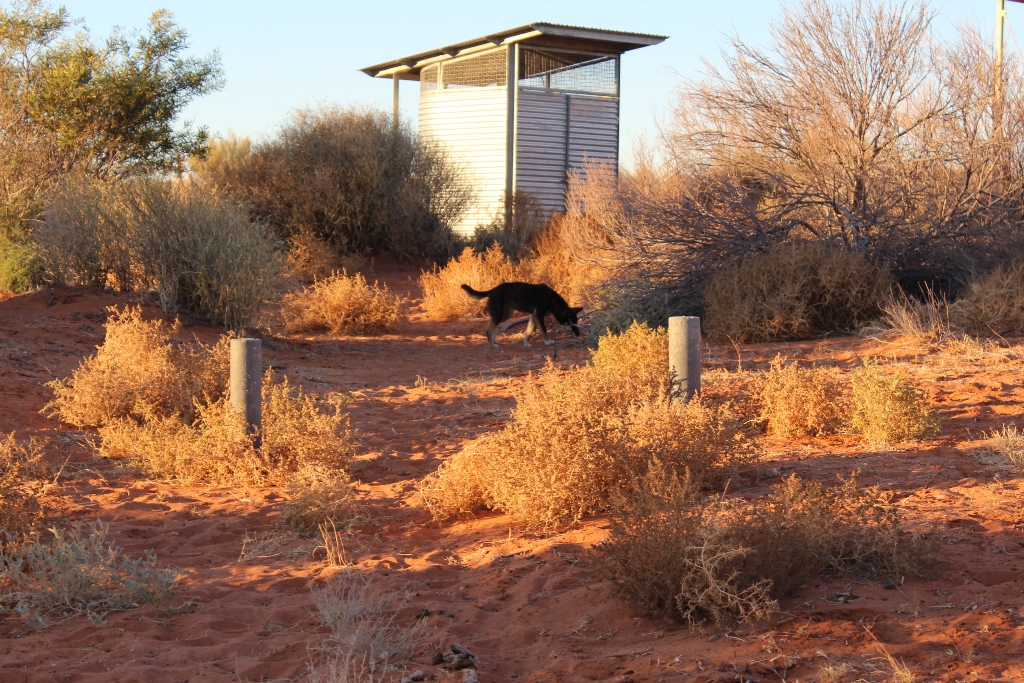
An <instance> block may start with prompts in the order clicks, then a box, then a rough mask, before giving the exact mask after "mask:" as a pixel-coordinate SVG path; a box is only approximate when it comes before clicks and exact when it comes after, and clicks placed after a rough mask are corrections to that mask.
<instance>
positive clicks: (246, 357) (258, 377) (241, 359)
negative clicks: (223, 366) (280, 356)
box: [229, 338, 263, 448]
mask: <svg viewBox="0 0 1024 683" xmlns="http://www.w3.org/2000/svg"><path fill="white" fill-rule="evenodd" d="M229 393H230V397H231V409H232V410H233V411H234V412H236V413H239V414H241V415H243V416H244V417H245V423H246V425H247V429H248V432H249V434H252V435H254V436H255V441H254V442H253V445H254V446H256V448H259V447H260V445H261V443H262V441H263V351H262V349H261V345H260V340H259V339H246V338H241V339H232V340H231V379H230V391H229Z"/></svg>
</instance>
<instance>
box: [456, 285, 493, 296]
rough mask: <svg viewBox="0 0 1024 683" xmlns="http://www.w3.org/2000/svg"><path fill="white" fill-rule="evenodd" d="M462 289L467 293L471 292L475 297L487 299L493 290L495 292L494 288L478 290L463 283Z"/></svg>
mask: <svg viewBox="0 0 1024 683" xmlns="http://www.w3.org/2000/svg"><path fill="white" fill-rule="evenodd" d="M462 291H464V292H465V293H466V294H469V295H470V296H471V297H473V298H474V299H486V298H487V297H489V296H490V295H491V292H493V291H494V290H493V289H488V290H487V291H486V292H478V291H476V290H475V289H473V288H472V287H470V286H469V285H462Z"/></svg>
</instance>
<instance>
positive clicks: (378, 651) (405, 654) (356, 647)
mask: <svg viewBox="0 0 1024 683" xmlns="http://www.w3.org/2000/svg"><path fill="white" fill-rule="evenodd" d="M409 597H410V594H409V593H408V592H407V591H404V590H386V589H384V588H383V587H381V585H380V584H379V583H378V581H377V580H376V578H375V577H373V576H372V575H371V576H361V575H359V574H356V573H354V572H344V573H342V574H340V575H338V576H337V577H335V578H334V579H332V580H331V581H330V582H329V583H327V584H326V585H324V586H323V587H322V588H317V589H314V590H313V604H315V605H316V607H317V609H318V610H319V612H320V618H321V620H322V621H323V623H324V625H326V626H327V627H328V628H329V629H330V630H331V636H330V638H329V639H328V640H327V641H326V642H325V643H324V644H323V646H322V648H321V650H322V651H323V653H324V662H323V664H322V665H321V666H323V667H326V668H329V669H330V668H336V667H337V665H338V664H339V663H342V662H343V663H345V664H347V666H346V667H345V668H346V669H348V668H349V667H350V666H353V665H356V666H357V667H358V668H357V670H355V671H351V672H349V675H352V674H355V676H354V679H355V680H362V677H363V675H366V674H370V673H372V672H375V671H388V670H396V669H399V668H401V665H402V663H403V662H405V661H407V660H409V659H411V658H412V657H413V656H414V655H415V654H416V650H417V649H418V648H419V646H420V645H421V644H423V643H424V642H425V641H426V639H427V638H429V637H430V635H431V631H432V627H431V626H430V625H429V623H428V620H426V619H413V620H411V622H410V620H408V619H400V618H399V613H400V612H401V611H402V610H403V609H404V608H405V607H406V605H407V604H408V602H409ZM313 668H314V669H318V668H319V667H313ZM313 678H314V679H316V678H318V677H317V676H313ZM319 680H327V681H334V680H338V679H335V678H333V677H330V678H324V677H320V678H319ZM340 680H348V679H344V678H343V679H340Z"/></svg>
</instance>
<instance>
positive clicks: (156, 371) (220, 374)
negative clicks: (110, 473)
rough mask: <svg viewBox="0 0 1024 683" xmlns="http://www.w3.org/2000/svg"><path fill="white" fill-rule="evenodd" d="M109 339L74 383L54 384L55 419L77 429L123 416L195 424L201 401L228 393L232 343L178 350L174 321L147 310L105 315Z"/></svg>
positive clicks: (187, 346) (77, 372)
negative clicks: (155, 316)
mask: <svg viewBox="0 0 1024 683" xmlns="http://www.w3.org/2000/svg"><path fill="white" fill-rule="evenodd" d="M107 310H108V311H109V313H110V317H109V318H108V320H107V324H106V328H107V335H106V339H105V340H104V342H103V345H102V346H99V347H98V348H97V350H96V353H95V354H93V355H92V356H89V357H87V358H86V359H85V360H83V361H82V363H81V364H80V365H79V366H78V368H76V369H75V371H74V372H73V373H72V375H71V377H69V378H67V379H56V380H53V381H52V382H50V383H49V384H48V386H50V387H52V388H53V392H54V397H53V400H52V401H50V403H48V404H47V405H46V408H45V409H46V410H49V411H50V413H51V415H52V416H54V417H59V418H60V419H61V420H62V421H63V422H67V423H68V424H73V425H76V426H79V427H83V426H102V425H106V424H109V423H111V422H112V421H116V420H119V419H122V418H127V417H133V418H135V419H141V418H143V417H144V416H150V415H162V416H172V415H177V416H182V417H183V418H184V419H185V420H186V421H191V419H192V417H193V415H194V405H193V402H194V401H195V400H196V399H200V398H202V399H204V400H206V401H216V400H217V399H218V398H219V397H220V396H222V395H223V393H224V390H225V388H226V387H227V376H228V342H229V339H228V337H226V336H224V337H221V339H220V340H219V341H218V342H217V343H216V344H215V345H213V346H207V345H205V344H202V343H200V342H195V343H190V344H176V343H175V342H173V341H172V339H171V337H172V335H174V334H176V333H177V332H178V331H179V329H180V324H179V323H178V322H177V321H175V322H174V323H173V324H171V325H168V324H167V323H166V322H164V321H163V320H145V319H143V317H142V308H141V307H139V306H135V307H126V308H124V309H121V310H118V309H117V308H116V307H110V308H108V309H107Z"/></svg>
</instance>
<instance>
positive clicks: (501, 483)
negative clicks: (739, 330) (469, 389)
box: [420, 325, 755, 529]
mask: <svg viewBox="0 0 1024 683" xmlns="http://www.w3.org/2000/svg"><path fill="white" fill-rule="evenodd" d="M663 338H664V332H663V331H659V330H652V329H651V328H648V327H646V326H642V325H636V326H634V327H633V328H631V329H630V330H628V331H627V332H625V333H623V335H621V336H615V335H611V334H609V335H606V336H605V337H602V338H601V339H600V341H599V343H598V351H597V353H595V355H594V358H593V362H592V363H591V364H590V365H588V366H586V367H583V368H579V369H576V370H571V371H566V372H563V371H560V370H558V369H557V368H555V367H554V366H552V365H549V366H548V367H547V368H546V369H545V370H544V371H542V372H541V373H540V374H538V375H536V376H531V377H530V378H528V380H527V381H526V382H524V383H523V384H522V385H521V386H520V387H519V389H518V390H517V393H516V407H515V409H514V410H513V412H512V420H511V421H510V422H509V423H508V424H507V425H506V426H505V427H504V428H503V429H501V430H500V431H498V432H494V433H491V434H487V435H485V436H483V437H481V438H480V439H478V440H477V441H476V442H475V443H473V444H471V445H470V446H468V447H467V448H466V449H465V450H463V451H462V452H460V453H458V454H456V455H454V456H452V457H451V458H449V459H448V460H447V461H446V462H445V463H443V464H442V465H441V467H440V468H438V470H437V471H436V472H435V473H432V474H430V475H428V476H427V477H426V478H425V479H424V480H423V481H422V483H421V487H420V491H421V494H422V497H423V500H424V502H425V504H426V505H427V507H428V509H429V510H430V511H431V513H432V514H433V516H434V518H435V519H437V520H439V521H441V520H446V519H451V518H453V517H457V516H459V515H462V514H466V513H469V512H472V511H473V510H477V509H480V508H483V507H486V508H490V509H493V510H500V511H502V512H506V513H508V514H510V515H512V516H513V517H515V518H516V519H517V520H519V521H521V522H522V523H524V524H526V525H527V526H530V527H533V528H542V529H551V528H557V527H562V526H565V525H567V524H571V523H573V522H576V521H578V520H579V519H580V518H582V517H584V516H586V515H589V514H594V513H597V512H601V511H603V510H606V509H607V508H608V504H609V497H610V495H611V493H612V491H614V490H617V489H619V488H621V487H622V486H623V485H625V484H627V483H628V482H629V481H630V479H631V477H632V476H633V473H634V472H640V471H643V470H644V469H645V468H646V467H647V464H648V463H649V462H650V461H651V460H652V459H656V460H660V461H664V462H666V463H669V464H670V465H671V466H672V467H674V468H689V469H690V470H691V471H692V472H693V473H694V475H693V476H694V477H695V479H697V480H699V481H701V482H702V483H708V484H712V483H717V482H720V481H723V480H725V479H727V478H728V477H729V476H731V474H732V473H733V472H735V471H736V469H737V468H739V467H741V466H743V465H744V464H746V463H748V462H750V461H751V459H752V458H753V457H755V453H753V451H752V450H751V449H749V448H747V447H746V446H745V444H744V443H743V442H742V441H741V440H740V438H739V426H740V425H739V422H738V421H737V420H736V419H735V416H734V415H733V411H732V409H731V407H730V406H729V405H728V404H725V405H712V404H709V403H704V402H702V401H701V400H699V399H697V400H693V401H691V402H689V403H688V404H685V405H672V404H671V403H670V402H669V400H668V395H667V393H666V392H665V387H664V375H665V374H666V373H665V369H664V367H665V364H666V363H665V355H664V354H663V353H661V352H660V351H659V349H660V347H661V345H662V344H663V342H664V339H663ZM659 368H660V370H659Z"/></svg>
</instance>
